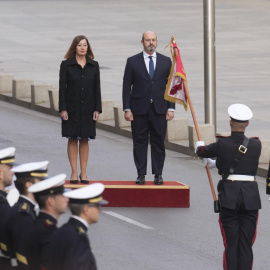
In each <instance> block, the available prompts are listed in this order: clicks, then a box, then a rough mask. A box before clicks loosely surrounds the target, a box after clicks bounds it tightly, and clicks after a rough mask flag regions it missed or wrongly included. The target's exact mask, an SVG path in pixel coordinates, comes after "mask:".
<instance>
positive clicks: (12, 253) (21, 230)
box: [4, 196, 36, 269]
mask: <svg viewBox="0 0 270 270" xmlns="http://www.w3.org/2000/svg"><path fill="white" fill-rule="evenodd" d="M34 207H35V205H34V204H33V203H31V202H30V201H29V200H27V199H25V198H24V197H22V196H20V197H19V200H18V202H17V203H16V204H14V205H13V206H12V207H11V210H10V211H9V214H8V217H7V219H6V222H5V228H4V231H5V234H6V237H5V240H4V241H5V243H6V246H7V254H8V255H9V257H10V258H16V259H17V263H18V268H16V269H25V265H26V263H27V260H26V255H25V250H24V243H25V242H24V236H25V234H26V232H27V230H28V228H29V227H30V226H31V224H32V223H33V221H34V220H35V218H36V213H35V210H34Z"/></svg>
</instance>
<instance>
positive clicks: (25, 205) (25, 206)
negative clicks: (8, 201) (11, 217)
mask: <svg viewBox="0 0 270 270" xmlns="http://www.w3.org/2000/svg"><path fill="white" fill-rule="evenodd" d="M18 212H19V213H20V212H25V213H29V212H30V205H29V204H28V203H26V202H25V203H23V204H20V206H19V209H18Z"/></svg>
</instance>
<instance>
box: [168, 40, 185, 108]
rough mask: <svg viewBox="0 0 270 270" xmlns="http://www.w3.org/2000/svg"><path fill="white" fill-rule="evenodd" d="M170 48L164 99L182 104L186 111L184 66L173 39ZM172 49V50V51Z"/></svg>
mask: <svg viewBox="0 0 270 270" xmlns="http://www.w3.org/2000/svg"><path fill="white" fill-rule="evenodd" d="M170 46H171V53H172V58H173V62H172V67H171V72H170V75H169V78H168V82H167V86H166V91H165V94H164V98H165V99H166V100H168V101H170V102H173V103H179V104H182V105H183V106H184V108H185V110H186V111H187V110H188V99H187V96H186V91H185V88H186V87H187V78H186V72H185V70H184V66H183V63H182V60H181V57H180V51H179V49H178V47H177V44H176V42H175V40H174V37H172V39H171V42H170ZM172 47H173V49H174V50H173V51H172Z"/></svg>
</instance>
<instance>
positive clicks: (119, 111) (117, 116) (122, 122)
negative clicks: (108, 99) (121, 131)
mask: <svg viewBox="0 0 270 270" xmlns="http://www.w3.org/2000/svg"><path fill="white" fill-rule="evenodd" d="M113 110H114V120H115V127H116V128H127V127H130V126H131V122H130V121H126V119H125V116H124V112H123V107H114V108H113Z"/></svg>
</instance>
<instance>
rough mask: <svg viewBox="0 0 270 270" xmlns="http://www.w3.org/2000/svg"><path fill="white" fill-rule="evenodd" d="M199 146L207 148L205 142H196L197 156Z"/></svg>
mask: <svg viewBox="0 0 270 270" xmlns="http://www.w3.org/2000/svg"><path fill="white" fill-rule="evenodd" d="M199 146H205V143H204V141H197V142H196V144H195V154H196V152H197V148H198V147H199Z"/></svg>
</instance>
